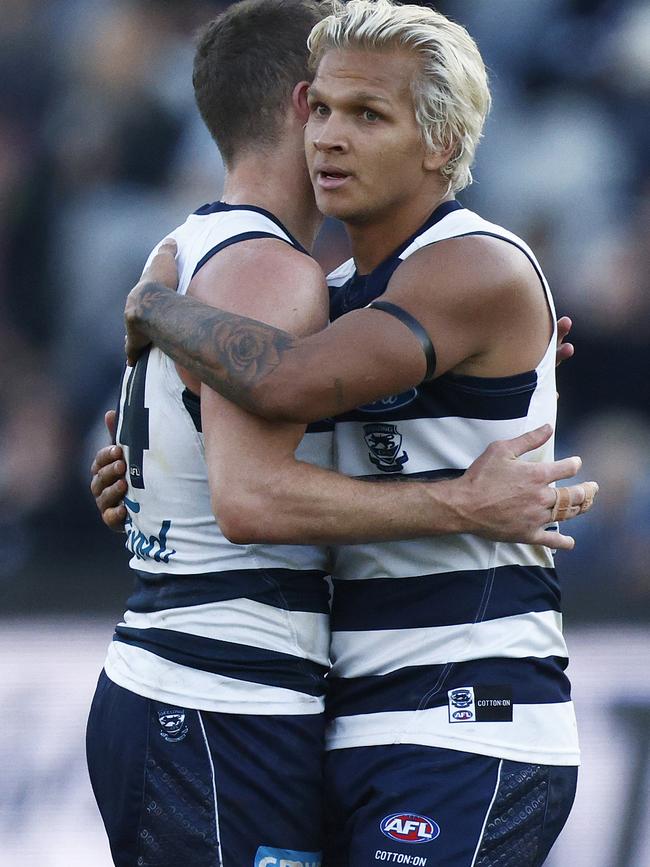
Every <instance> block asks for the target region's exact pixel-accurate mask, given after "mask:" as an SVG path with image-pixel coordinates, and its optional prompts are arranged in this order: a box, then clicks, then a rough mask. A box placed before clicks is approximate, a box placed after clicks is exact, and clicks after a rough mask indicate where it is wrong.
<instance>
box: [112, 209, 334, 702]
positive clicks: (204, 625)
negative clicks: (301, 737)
mask: <svg viewBox="0 0 650 867" xmlns="http://www.w3.org/2000/svg"><path fill="white" fill-rule="evenodd" d="M172 237H174V239H175V240H176V242H177V244H178V257H177V259H178V265H179V288H178V291H179V292H181V293H185V292H186V291H187V288H188V285H189V283H190V280H191V279H192V277H193V275H194V274H195V273H196V272H197V271H198V270H199V268H201V267H202V265H204V264H205V263H206V262H207V261H208V260H209V259H210V258H211V257H212V256H213V255H215V254H217V253H218V252H219V251H220V250H222V249H224V248H225V247H227V246H229V245H231V244H234V243H237V242H238V241H243V240H248V239H252V238H267V237H269V238H278V239H280V240H282V241H284V242H286V243H288V244H291V245H292V246H294V247H296V248H298V249H301V250H302V248H301V247H300V245H299V244H298V243H297V241H295V239H293V238H292V237H291V236H290V234H289V233H288V232H287V231H286V229H284V227H283V226H282V225H281V224H280V223H279V222H278V221H277V220H276V219H275V217H274V216H273V215H271V214H269V213H267V212H266V211H263V210H262V209H258V208H254V207H250V206H230V205H226V204H223V203H216V204H214V205H206V206H205V207H203V208H201V209H200V210H199V211H197V212H196V213H195V214H192V215H191V216H190V217H188V219H187V221H186V222H185V223H184V224H183V225H182V226H180V227H179V228H178V229H176V231H175V232H173V233H172ZM303 252H304V251H303ZM152 255H153V254H152ZM331 428H332V425H331V424H329V426H328V425H327V424H320V425H311V426H310V428H309V430H308V432H307V433H306V434H305V437H304V438H303V440H302V442H301V444H300V447H299V449H298V451H297V457H298V458H299V459H300V460H304V461H309V462H311V463H315V464H319V465H322V466H331V437H332V432H331ZM117 441H118V443H120V444H121V445H122V447H123V448H124V451H125V457H126V460H127V464H128V473H127V475H128V483H129V488H128V492H127V495H126V497H125V504H126V506H127V509H128V520H127V527H126V530H127V547H128V549H129V550H130V551H131V553H132V554H133V557H132V559H131V561H130V566H131V568H132V569H133V570H134V571H135V574H136V580H135V589H134V592H133V595H132V596H131V597H130V599H129V600H128V603H127V605H128V610H127V611H126V613H125V615H124V619H123V621H122V622H121V623H119V624H118V626H117V627H116V630H115V635H114V640H113V642H112V644H111V646H110V648H109V651H108V656H107V659H106V664H105V669H106V673H107V675H108V676H109V677H110V679H111V680H113V681H114V682H115V683H117V684H118V685H120V686H122V687H124V688H126V689H129V690H131V691H132V692H136V693H138V694H139V695H142V696H145V697H148V698H152V699H154V700H157V701H162V702H167V703H170V704H174V705H181V706H182V707H188V708H198V709H201V710H210V711H224V712H230V713H254V714H311V713H319V712H321V711H322V710H323V693H324V676H325V673H326V671H327V667H328V644H329V603H328V598H329V588H328V583H327V569H328V561H327V552H326V550H325V549H321V548H317V547H314V546H309V545H304V546H292V547H289V546H284V545H275V546H274V545H235V544H232V543H231V542H229V541H228V540H227V539H226V538H225V537H224V536H223V534H222V533H221V531H220V529H219V526H218V524H217V522H216V520H215V518H214V515H213V512H212V507H211V501H210V489H209V486H208V477H207V467H206V462H205V456H204V449H203V435H202V432H201V416H200V406H199V401H198V398H197V397H196V396H194V395H193V394H191V393H190V392H189V391H188V390H187V389H186V388H185V385H184V384H183V382H182V380H181V379H180V377H179V376H178V373H177V371H176V368H175V365H174V363H173V362H172V361H171V360H170V359H169V358H168V357H167V356H165V355H164V354H163V353H162V352H160V350H158V349H156V348H155V347H152V348H151V349H150V350H149V351H148V352H146V353H145V354H144V355H143V356H142V357H141V358H140V359H139V360H138V363H137V365H136V367H135V368H134V369H129V368H127V370H126V372H125V375H124V379H123V383H122V391H121V397H120V404H119V420H118V436H117Z"/></svg>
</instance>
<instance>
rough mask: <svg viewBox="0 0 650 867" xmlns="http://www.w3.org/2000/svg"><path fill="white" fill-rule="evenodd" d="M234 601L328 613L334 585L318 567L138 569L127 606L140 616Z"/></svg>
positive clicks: (288, 609)
mask: <svg viewBox="0 0 650 867" xmlns="http://www.w3.org/2000/svg"><path fill="white" fill-rule="evenodd" d="M230 599H250V600H252V601H254V602H261V603H263V604H265V605H271V606H272V607H273V608H279V609H282V610H284V611H304V612H308V613H312V614H329V587H328V585H327V581H326V580H325V572H321V571H319V570H317V569H313V570H304V571H302V570H298V569H296V570H291V569H232V570H229V571H224V572H214V573H211V572H209V573H206V574H203V575H157V574H153V573H150V572H137V573H136V581H135V589H134V592H133V594H132V595H131V597H130V598H129V600H128V602H127V606H128V608H129V610H130V611H135V612H137V613H138V614H149V613H152V612H155V611H165V610H166V609H168V608H186V607H191V606H193V605H207V604H209V603H211V602H226V601H228V600H230Z"/></svg>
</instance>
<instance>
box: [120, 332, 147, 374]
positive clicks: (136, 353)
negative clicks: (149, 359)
mask: <svg viewBox="0 0 650 867" xmlns="http://www.w3.org/2000/svg"><path fill="white" fill-rule="evenodd" d="M148 345H149V343H148V342H147V341H144V342H143V341H142V340H141V339H140V340H138V339H137V338H133V337H132V336H131V335H129V334H126V335H125V336H124V352H125V353H126V363H127V364H128V366H129V367H135V365H136V363H137V361H138V358H140V356H141V355H142V350H143V349H145V347H147V346H148Z"/></svg>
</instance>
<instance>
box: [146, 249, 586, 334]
mask: <svg viewBox="0 0 650 867" xmlns="http://www.w3.org/2000/svg"><path fill="white" fill-rule="evenodd" d="M177 252H178V244H177V243H176V241H175V240H174V239H173V238H165V240H164V241H163V242H162V243H161V245H160V246H159V247H158V251H157V253H156V255H158V253H168V254H169V255H170V256H175V255H176V253H177ZM565 319H566V320H568V322H569V328H568V329H567V334H568V333H569V329H570V328H571V320H570V319H569V317H568V316H563V317H562V319H561V320H560V322H561V321H563V320H565ZM560 322H558V328H559V327H560Z"/></svg>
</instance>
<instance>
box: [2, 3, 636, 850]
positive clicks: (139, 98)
mask: <svg viewBox="0 0 650 867" xmlns="http://www.w3.org/2000/svg"><path fill="white" fill-rule="evenodd" d="M227 5H229V4H227V3H219V2H210V0H174V2H166V0H2V4H1V9H2V14H1V15H0V358H1V359H2V367H1V369H0V371H1V373H0V706H1V708H2V716H3V726H2V737H1V738H0V780H1V781H2V785H1V786H0V865H2V867H18V865H21V867H36V865H38V867H74V865H78V864H79V865H80V864H92V865H93V867H108V865H109V864H110V858H109V856H108V850H107V846H106V843H105V842H104V837H103V831H102V829H101V827H100V822H99V818H98V814H97V812H96V809H95V806H94V802H93V800H92V795H91V791H90V786H89V784H88V782H87V778H86V771H85V759H84V753H83V730H84V724H85V715H86V711H87V707H88V703H89V700H90V696H91V695H92V691H93V689H94V682H95V679H96V676H97V673H98V671H99V668H100V666H101V662H102V659H103V654H104V649H105V646H106V644H107V642H108V640H109V639H110V636H111V630H112V625H113V623H114V622H115V620H116V619H117V618H118V617H119V615H120V614H121V611H122V606H123V601H124V599H125V598H126V595H127V593H128V590H129V585H130V579H129V575H128V569H127V568H126V562H127V558H126V556H125V554H124V552H123V550H122V540H121V539H120V538H119V537H117V536H113V535H111V534H109V533H108V532H107V531H105V530H104V529H103V527H102V525H101V524H100V522H99V519H98V517H97V515H96V513H95V510H94V505H93V503H92V500H91V498H90V495H89V492H88V481H89V474H88V467H89V464H90V460H91V458H92V455H93V454H94V452H95V450H96V447H97V446H98V445H100V444H103V443H104V442H105V438H106V437H105V433H104V430H103V412H104V410H105V409H106V408H108V407H110V406H112V405H114V402H115V399H116V392H117V384H118V381H119V378H120V372H121V365H122V333H123V332H122V323H121V311H122V302H123V298H124V296H125V294H126V292H127V290H128V289H129V288H130V287H131V285H132V284H133V283H134V282H135V280H136V279H137V277H138V275H139V272H140V269H141V267H142V264H143V261H144V259H145V257H146V255H147V253H148V252H149V250H150V248H151V247H152V246H153V245H154V244H155V243H156V242H157V241H158V240H159V239H160V238H161V237H163V236H164V234H165V233H166V231H167V230H169V229H170V228H171V227H173V226H175V225H176V224H178V223H179V222H181V221H182V220H183V219H184V217H185V215H186V213H187V212H188V211H191V210H194V209H195V208H196V207H198V206H199V205H201V204H203V203H204V202H207V201H213V200H215V199H216V198H218V197H219V194H220V187H221V181H222V176H223V168H222V165H221V162H220V160H219V157H218V154H217V153H216V151H215V149H214V147H213V145H212V143H211V141H210V139H209V137H208V135H207V133H206V132H205V131H204V130H203V128H202V126H201V123H200V121H199V118H198V114H197V113H196V112H195V110H194V106H193V98H192V89H191V62H192V53H193V48H192V34H193V32H194V30H195V28H196V27H197V26H198V25H200V24H201V23H203V22H204V21H207V20H208V19H209V18H211V17H212V16H213V15H214V14H215V13H217V12H218V11H219V10H220V9H223V8H225V7H226V6H227ZM435 5H436V8H438V9H439V10H440V11H442V12H444V13H446V14H448V15H450V16H451V17H452V18H454V19H455V20H457V21H459V22H460V23H462V24H464V25H466V26H467V27H468V28H469V30H470V32H471V33H472V34H473V36H474V37H475V38H476V39H477V41H478V43H479V46H480V48H481V50H482V52H483V55H484V57H485V59H486V62H487V64H488V66H489V68H490V70H491V80H492V87H493V92H494V110H493V112H492V115H491V118H490V121H489V123H488V126H487V130H486V137H485V141H484V142H483V144H482V146H481V148H480V149H479V158H478V164H477V167H476V172H475V175H476V180H477V182H476V184H475V185H474V186H473V187H472V188H471V189H470V190H468V191H466V192H465V193H464V194H463V195H462V196H461V197H460V198H461V200H462V201H463V202H464V203H465V204H467V205H468V206H470V207H473V208H476V209H477V210H479V211H480V212H481V213H482V214H483V215H484V216H486V217H488V218H490V219H493V220H494V221H496V222H500V223H503V224H504V225H506V226H508V227H509V228H511V229H513V230H514V231H515V232H517V233H518V234H520V235H522V236H523V237H524V238H525V239H527V240H528V241H529V242H530V243H531V245H532V246H533V248H534V249H535V250H536V252H537V254H538V256H539V258H540V259H541V262H542V265H543V267H544V268H545V270H546V273H547V275H548V277H549V279H550V281H551V285H552V286H553V288H554V291H555V295H556V299H557V302H558V309H559V311H560V312H562V313H568V314H570V315H571V316H572V317H573V319H574V322H575V326H574V331H573V335H572V337H573V340H574V341H575V343H576V345H577V357H576V358H575V359H574V360H572V361H571V362H570V363H568V364H566V365H565V366H564V367H563V368H562V369H561V371H560V375H559V379H560V391H561V398H560V405H559V406H560V420H559V430H558V452H559V454H561V455H563V456H564V455H568V454H574V453H579V454H581V455H582V456H583V458H584V468H585V475H584V477H585V478H596V479H598V480H599V481H600V483H601V494H600V500H599V503H598V506H597V508H596V510H595V512H594V513H593V515H591V516H590V517H589V518H588V519H586V520H581V521H580V522H577V523H576V524H574V525H573V526H572V532H574V533H575V535H576V538H577V542H578V545H577V549H576V551H575V552H573V553H571V554H568V555H566V554H565V555H562V556H561V557H558V561H559V562H558V565H559V568H560V569H561V570H562V574H563V576H564V594H565V622H566V631H567V637H568V641H569V646H570V650H571V651H572V653H573V663H572V666H571V668H570V673H571V675H572V678H573V680H574V688H575V689H574V691H575V697H576V700H577V703H578V707H577V709H578V714H579V722H580V726H581V730H582V739H583V751H584V767H583V770H582V773H581V778H580V784H579V794H578V800H577V803H576V808H575V810H574V813H573V815H572V817H571V819H570V822H569V824H568V826H567V828H566V830H565V832H564V834H563V837H562V839H561V841H560V843H559V844H558V846H557V850H556V853H555V854H554V856H553V858H552V860H551V862H549V863H550V864H551V867H565V865H568V864H571V865H572V867H587V865H588V867H632V865H634V867H648V865H650V854H649V853H650V674H649V671H650V666H649V662H650V640H649V639H648V622H649V620H650V575H649V572H650V485H649V481H650V363H649V362H650V357H649V356H650V351H649V346H650V268H649V265H650V243H649V241H648V239H649V230H650V170H649V168H648V165H649V164H648V153H649V152H650V4H649V3H648V2H642V0H440V2H438V3H437V4H435ZM345 253H346V246H345V237H344V235H343V233H342V231H341V230H340V228H339V227H338V226H336V225H334V224H328V225H326V226H325V228H324V230H323V233H322V235H321V238H320V241H319V244H318V254H319V257H320V259H321V261H322V262H323V264H324V265H325V266H326V267H327V266H329V265H334V264H337V263H338V262H339V261H341V260H342V259H343V258H344V256H345Z"/></svg>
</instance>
